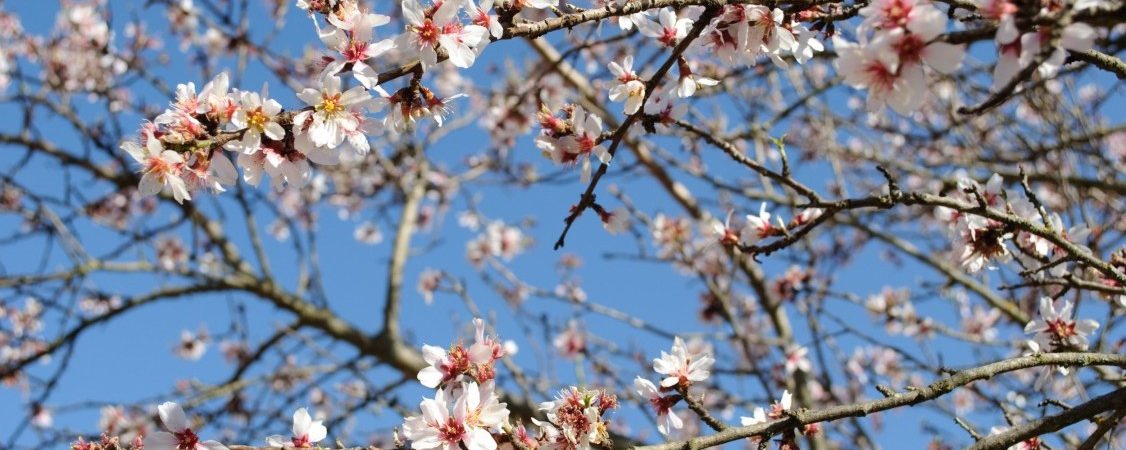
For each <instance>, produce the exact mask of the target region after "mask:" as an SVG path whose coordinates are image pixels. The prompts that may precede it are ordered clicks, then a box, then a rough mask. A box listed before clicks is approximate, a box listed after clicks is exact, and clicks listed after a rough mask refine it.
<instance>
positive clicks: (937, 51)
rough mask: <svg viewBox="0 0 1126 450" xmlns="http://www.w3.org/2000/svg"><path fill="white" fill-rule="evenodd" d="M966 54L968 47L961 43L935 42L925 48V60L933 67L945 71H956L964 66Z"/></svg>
mask: <svg viewBox="0 0 1126 450" xmlns="http://www.w3.org/2000/svg"><path fill="white" fill-rule="evenodd" d="M965 55H966V48H965V47H963V46H961V45H953V44H947V43H945V42H933V43H931V44H930V45H928V46H927V47H926V48H925V49H923V61H926V63H927V65H928V66H931V68H933V69H935V70H937V71H939V72H942V73H945V74H950V73H954V71H955V70H958V68H959V67H961V66H962V58H963V57H964V56H965Z"/></svg>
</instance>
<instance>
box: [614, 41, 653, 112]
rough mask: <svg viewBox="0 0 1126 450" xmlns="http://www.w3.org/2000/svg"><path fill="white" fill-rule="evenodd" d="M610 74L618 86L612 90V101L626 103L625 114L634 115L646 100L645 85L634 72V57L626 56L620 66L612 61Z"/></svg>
mask: <svg viewBox="0 0 1126 450" xmlns="http://www.w3.org/2000/svg"><path fill="white" fill-rule="evenodd" d="M609 68H610V73H612V74H614V77H615V78H616V79H617V82H618V84H616V85H614V87H612V88H610V100H611V101H615V102H621V101H624V102H625V113H626V114H633V113H636V112H637V110H639V109H641V102H643V101H644V100H645V83H643V82H642V81H641V78H639V77H638V76H637V73H636V72H634V71H633V55H626V57H625V58H623V59H622V63H621V64H620V65H619V64H618V63H617V62H614V61H610V64H609Z"/></svg>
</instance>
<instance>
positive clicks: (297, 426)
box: [293, 408, 313, 438]
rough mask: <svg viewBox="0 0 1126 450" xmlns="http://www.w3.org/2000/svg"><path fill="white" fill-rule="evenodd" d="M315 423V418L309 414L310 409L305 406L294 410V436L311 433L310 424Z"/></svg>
mask: <svg viewBox="0 0 1126 450" xmlns="http://www.w3.org/2000/svg"><path fill="white" fill-rule="evenodd" d="M311 423H313V418H312V417H310V416H309V411H308V410H306V409H305V408H299V409H298V410H297V411H294V412H293V436H294V437H298V438H299V437H301V436H305V435H306V434H308V433H309V425H310V424H311Z"/></svg>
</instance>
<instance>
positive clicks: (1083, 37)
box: [1060, 22, 1095, 52]
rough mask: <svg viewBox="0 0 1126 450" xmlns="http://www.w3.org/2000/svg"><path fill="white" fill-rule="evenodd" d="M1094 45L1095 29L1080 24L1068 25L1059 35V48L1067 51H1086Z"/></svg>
mask: <svg viewBox="0 0 1126 450" xmlns="http://www.w3.org/2000/svg"><path fill="white" fill-rule="evenodd" d="M1094 45H1095V29H1094V28H1091V26H1090V25H1087V24H1085V23H1082V22H1076V23H1073V24H1071V25H1068V26H1067V27H1065V28H1064V29H1063V33H1060V46H1061V47H1063V48H1066V49H1068V50H1074V51H1079V52H1083V51H1087V50H1090V49H1091V48H1093V47H1094Z"/></svg>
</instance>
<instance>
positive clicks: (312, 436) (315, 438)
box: [266, 408, 328, 448]
mask: <svg viewBox="0 0 1126 450" xmlns="http://www.w3.org/2000/svg"><path fill="white" fill-rule="evenodd" d="M327 435H328V429H327V428H325V426H324V424H323V423H322V422H321V421H320V420H313V418H312V416H310V415H309V411H306V410H305V408H298V409H297V411H294V412H293V436H292V437H288V438H287V437H285V436H282V435H278V434H275V435H273V436H270V437H268V438H266V445H269V446H270V447H274V448H312V447H314V445H313V444H316V443H317V442H320V441H322V440H324V438H325V436H327Z"/></svg>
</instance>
